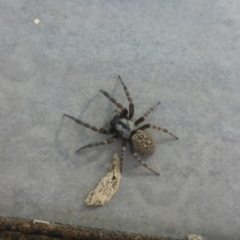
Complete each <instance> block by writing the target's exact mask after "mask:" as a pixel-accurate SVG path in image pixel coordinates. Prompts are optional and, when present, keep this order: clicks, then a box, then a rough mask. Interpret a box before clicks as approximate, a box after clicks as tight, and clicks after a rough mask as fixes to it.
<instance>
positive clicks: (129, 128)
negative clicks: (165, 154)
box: [63, 76, 178, 175]
mask: <svg viewBox="0 0 240 240" xmlns="http://www.w3.org/2000/svg"><path fill="white" fill-rule="evenodd" d="M118 79H119V80H120V81H121V83H122V86H123V89H124V92H125V94H126V96H127V99H128V103H129V112H128V110H127V109H126V108H125V107H123V105H122V104H121V103H119V102H117V100H115V99H114V98H113V97H111V96H110V95H109V93H108V92H106V91H104V90H100V92H101V93H102V94H103V95H105V96H106V97H107V98H108V99H110V101H112V102H113V103H114V104H115V105H116V106H117V107H118V108H119V110H116V114H115V115H114V117H113V118H112V119H111V121H110V124H109V126H108V128H97V127H94V126H91V125H89V124H88V123H86V122H83V121H82V120H80V119H76V118H74V117H72V116H70V115H68V114H63V115H64V116H66V117H69V118H71V119H72V120H74V121H75V122H76V123H78V124H80V125H83V126H84V127H86V128H90V129H92V130H93V131H95V132H99V133H102V134H107V135H109V134H114V136H112V137H111V138H108V139H107V140H105V141H100V142H96V143H90V144H88V145H85V146H83V147H81V148H79V149H78V150H77V152H79V151H81V150H82V149H84V148H90V147H96V146H100V145H108V144H111V143H113V142H115V141H116V140H117V139H118V137H119V136H120V137H122V148H121V156H120V161H121V169H120V170H121V171H122V163H123V159H124V152H125V149H126V143H127V141H128V142H129V143H130V151H131V153H132V155H133V157H134V158H135V159H136V160H137V161H138V162H139V163H140V164H142V165H143V166H144V167H145V168H147V169H148V170H150V171H152V172H154V173H155V174H157V175H160V174H159V173H158V172H156V171H154V170H153V169H151V168H150V167H148V165H147V164H146V163H145V162H144V161H142V160H141V158H140V157H139V156H138V155H137V153H136V151H135V149H136V150H137V151H138V152H140V153H141V154H143V155H147V154H152V153H154V151H155V141H154V139H153V137H152V136H151V135H150V134H149V133H148V132H146V131H145V129H147V128H152V129H157V130H160V131H162V132H165V133H168V134H170V135H171V136H172V137H174V138H175V139H178V137H176V136H174V135H173V134H172V133H170V132H169V131H168V130H167V129H165V128H161V127H158V126H155V125H152V124H145V125H143V126H141V127H137V126H138V124H139V123H141V122H143V121H144V120H145V119H146V118H147V117H148V115H149V114H150V113H151V112H152V111H153V109H154V108H155V107H156V106H157V105H159V104H160V102H158V103H157V104H156V105H154V106H153V107H151V108H150V109H149V110H148V111H147V112H146V113H145V114H144V115H143V116H142V117H140V118H139V119H137V120H136V121H135V122H133V121H132V118H133V115H134V104H133V101H132V98H131V97H130V94H129V92H128V89H127V87H126V85H125V84H124V82H123V81H122V78H121V77H120V76H118Z"/></svg>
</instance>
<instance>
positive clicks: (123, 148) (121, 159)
mask: <svg viewBox="0 0 240 240" xmlns="http://www.w3.org/2000/svg"><path fill="white" fill-rule="evenodd" d="M126 144H127V142H126V140H125V139H123V140H122V148H121V155H120V172H122V165H123V160H124V153H125V150H126Z"/></svg>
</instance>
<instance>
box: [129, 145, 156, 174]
mask: <svg viewBox="0 0 240 240" xmlns="http://www.w3.org/2000/svg"><path fill="white" fill-rule="evenodd" d="M130 151H131V153H132V155H133V157H134V158H135V159H136V160H137V161H138V162H139V163H140V164H141V165H142V166H144V167H145V168H147V169H148V170H150V171H152V172H153V173H155V174H157V175H158V176H160V174H159V173H158V172H156V171H154V170H153V169H151V168H150V167H148V165H147V164H146V163H145V162H144V161H143V160H142V159H141V158H140V157H139V156H138V155H137V153H136V152H135V151H134V148H133V147H132V146H131V147H130Z"/></svg>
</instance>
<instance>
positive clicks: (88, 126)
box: [63, 114, 111, 134]
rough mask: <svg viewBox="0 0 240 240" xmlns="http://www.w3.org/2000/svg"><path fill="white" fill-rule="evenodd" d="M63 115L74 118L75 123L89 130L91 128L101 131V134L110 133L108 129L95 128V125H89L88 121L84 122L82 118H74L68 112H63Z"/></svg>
mask: <svg viewBox="0 0 240 240" xmlns="http://www.w3.org/2000/svg"><path fill="white" fill-rule="evenodd" d="M63 116H66V117H69V118H71V119H72V120H74V121H75V122H76V123H78V124H80V125H82V126H84V127H86V128H90V129H91V130H93V131H94V132H98V133H102V134H111V133H110V132H109V131H108V130H106V129H104V128H97V127H94V126H91V125H89V124H88V123H85V122H83V121H82V120H80V119H76V118H75V117H72V116H70V115H68V114H63Z"/></svg>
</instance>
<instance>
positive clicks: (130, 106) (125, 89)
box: [118, 76, 134, 119]
mask: <svg viewBox="0 0 240 240" xmlns="http://www.w3.org/2000/svg"><path fill="white" fill-rule="evenodd" d="M118 79H119V80H120V81H121V83H122V86H123V89H124V92H125V94H126V96H127V100H128V104H129V119H132V117H133V115H134V104H133V100H132V98H131V96H130V93H129V91H128V88H127V86H126V85H125V84H124V82H123V80H122V78H121V76H118Z"/></svg>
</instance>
